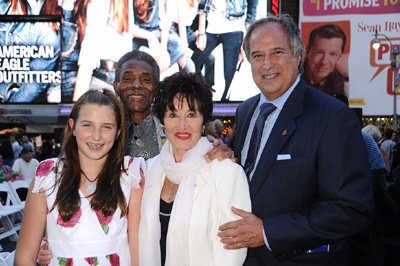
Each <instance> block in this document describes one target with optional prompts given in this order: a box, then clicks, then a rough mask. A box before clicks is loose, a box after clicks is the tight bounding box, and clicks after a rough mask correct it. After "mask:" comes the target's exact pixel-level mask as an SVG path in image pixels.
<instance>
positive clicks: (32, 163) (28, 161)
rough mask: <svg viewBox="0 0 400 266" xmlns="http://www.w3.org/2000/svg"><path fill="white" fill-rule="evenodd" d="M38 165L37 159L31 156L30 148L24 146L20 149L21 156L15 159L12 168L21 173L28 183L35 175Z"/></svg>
mask: <svg viewBox="0 0 400 266" xmlns="http://www.w3.org/2000/svg"><path fill="white" fill-rule="evenodd" d="M38 166H39V161H38V160H36V159H35V158H32V150H31V149H30V148H28V147H24V148H23V149H22V151H21V158H19V159H17V160H15V162H14V165H13V167H12V169H13V171H16V172H18V173H19V174H20V175H22V176H23V177H24V179H25V180H27V181H28V182H29V183H30V182H31V181H32V178H33V177H34V176H35V173H36V168H37V167H38Z"/></svg>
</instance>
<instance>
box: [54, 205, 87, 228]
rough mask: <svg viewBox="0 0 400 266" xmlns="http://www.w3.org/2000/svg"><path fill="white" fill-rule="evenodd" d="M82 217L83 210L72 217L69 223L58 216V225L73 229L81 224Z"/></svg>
mask: <svg viewBox="0 0 400 266" xmlns="http://www.w3.org/2000/svg"><path fill="white" fill-rule="evenodd" d="M81 217H82V209H79V211H78V212H77V213H75V214H74V216H72V217H71V219H70V220H69V221H66V222H64V221H63V219H62V218H61V216H60V215H58V217H57V224H58V225H60V226H62V227H66V228H72V227H74V226H75V225H76V224H77V223H78V222H79V220H80V219H81Z"/></svg>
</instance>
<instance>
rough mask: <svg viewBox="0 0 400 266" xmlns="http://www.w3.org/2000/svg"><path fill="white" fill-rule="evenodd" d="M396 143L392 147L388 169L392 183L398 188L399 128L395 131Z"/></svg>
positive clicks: (399, 162)
mask: <svg viewBox="0 0 400 266" xmlns="http://www.w3.org/2000/svg"><path fill="white" fill-rule="evenodd" d="M395 142H396V145H394V147H393V149H392V164H391V166H390V171H391V173H392V178H393V183H394V184H395V185H396V186H398V187H399V188H400V129H398V130H397V131H396V138H395Z"/></svg>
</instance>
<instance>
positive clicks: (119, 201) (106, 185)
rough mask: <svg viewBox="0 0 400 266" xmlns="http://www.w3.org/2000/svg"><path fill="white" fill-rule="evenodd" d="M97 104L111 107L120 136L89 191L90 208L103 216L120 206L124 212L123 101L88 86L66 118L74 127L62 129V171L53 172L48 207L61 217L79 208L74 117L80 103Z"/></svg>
mask: <svg viewBox="0 0 400 266" xmlns="http://www.w3.org/2000/svg"><path fill="white" fill-rule="evenodd" d="M88 104H98V105H104V106H108V107H110V108H111V109H112V110H113V112H114V115H115V118H116V122H117V125H118V130H119V131H120V134H119V136H118V137H117V138H116V140H115V142H114V145H113V146H112V148H111V150H110V151H109V152H108V156H107V160H106V162H105V163H104V165H103V168H102V169H101V170H100V174H99V177H98V181H97V188H96V191H95V192H94V193H93V194H92V198H91V200H90V205H91V208H92V209H93V210H96V211H98V210H102V213H103V215H104V216H105V217H107V216H111V215H113V214H114V213H115V211H116V209H117V208H118V207H119V208H120V209H121V217H123V216H125V215H126V213H127V202H126V200H125V197H124V194H123V192H122V189H121V184H120V178H121V169H124V168H123V167H124V165H123V163H124V147H125V139H126V133H125V115H124V111H123V108H122V105H121V103H120V101H119V100H118V98H117V97H116V96H115V95H114V93H113V92H111V91H109V90H106V89H104V92H102V91H93V90H89V91H87V92H86V93H84V94H83V95H82V96H81V97H80V98H79V100H78V101H77V102H76V103H75V105H74V107H73V108H72V111H71V114H70V115H69V118H72V119H73V120H74V122H75V123H74V127H73V128H72V127H71V126H70V125H69V123H68V125H67V127H66V129H65V132H64V140H63V145H62V150H61V153H60V158H59V161H60V162H62V163H63V167H62V171H61V173H58V174H57V175H56V183H55V187H58V191H57V196H56V200H55V202H54V204H53V206H52V208H51V211H52V210H53V209H54V208H55V207H56V206H57V207H58V212H59V214H60V216H61V218H62V219H63V221H68V220H70V219H71V218H72V216H73V215H74V214H75V213H77V212H78V211H79V208H80V204H81V199H80V196H79V187H80V181H81V165H80V161H79V155H78V145H77V142H76V138H75V137H74V135H73V131H74V130H75V125H76V121H77V119H78V117H79V113H80V110H81V108H82V106H84V105H88ZM57 169H58V167H57Z"/></svg>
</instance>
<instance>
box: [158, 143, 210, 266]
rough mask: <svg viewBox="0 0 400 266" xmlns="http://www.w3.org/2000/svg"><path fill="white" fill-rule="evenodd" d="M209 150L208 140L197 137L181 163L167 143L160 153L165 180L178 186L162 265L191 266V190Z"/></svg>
mask: <svg viewBox="0 0 400 266" xmlns="http://www.w3.org/2000/svg"><path fill="white" fill-rule="evenodd" d="M211 147H212V145H211V143H210V142H209V141H208V140H207V138H205V137H202V138H200V139H199V141H198V142H197V144H196V146H194V147H193V148H192V149H190V150H188V151H186V152H185V154H184V155H183V158H182V161H181V162H180V163H176V162H175V158H174V156H173V154H172V151H171V145H170V144H169V141H167V143H166V145H164V147H163V148H162V150H161V153H160V163H161V166H162V168H163V169H164V171H165V174H166V177H167V178H168V179H169V180H170V181H171V182H173V183H175V184H179V188H178V191H177V193H176V196H175V200H174V205H173V207H172V212H171V218H170V221H169V225H168V234H167V256H166V259H165V266H187V265H190V262H189V228H190V218H191V216H192V206H193V194H194V188H195V185H196V177H197V174H198V173H199V170H200V168H201V167H202V166H203V165H204V164H205V163H206V161H205V159H204V158H203V156H204V155H205V154H206V153H207V152H208V151H209V150H210V149H211Z"/></svg>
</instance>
